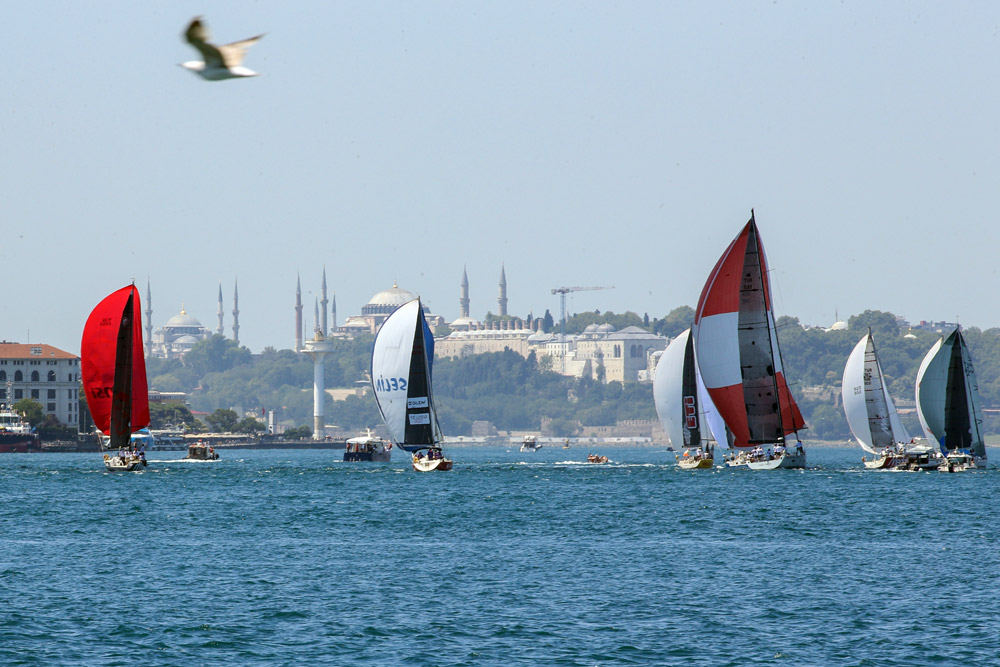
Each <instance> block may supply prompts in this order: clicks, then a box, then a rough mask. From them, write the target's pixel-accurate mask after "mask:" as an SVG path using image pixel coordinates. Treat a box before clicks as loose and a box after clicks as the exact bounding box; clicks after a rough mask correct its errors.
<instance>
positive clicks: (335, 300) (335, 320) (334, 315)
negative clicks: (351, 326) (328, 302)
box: [333, 292, 337, 329]
mask: <svg viewBox="0 0 1000 667" xmlns="http://www.w3.org/2000/svg"><path fill="white" fill-rule="evenodd" d="M333 328H334V329H336V328H337V293H336V292H334V293H333Z"/></svg>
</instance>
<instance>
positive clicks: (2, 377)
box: [0, 371, 7, 382]
mask: <svg viewBox="0 0 1000 667" xmlns="http://www.w3.org/2000/svg"><path fill="white" fill-rule="evenodd" d="M6 381H7V371H0V382H6Z"/></svg>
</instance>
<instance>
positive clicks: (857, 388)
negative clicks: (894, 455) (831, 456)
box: [841, 332, 910, 454]
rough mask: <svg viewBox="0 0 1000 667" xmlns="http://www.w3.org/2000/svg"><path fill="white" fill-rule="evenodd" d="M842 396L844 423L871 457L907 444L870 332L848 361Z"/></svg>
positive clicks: (906, 434)
mask: <svg viewBox="0 0 1000 667" xmlns="http://www.w3.org/2000/svg"><path fill="white" fill-rule="evenodd" d="M841 392H842V398H843V401H844V413H845V414H846V415H847V423H848V424H849V425H850V427H851V432H852V433H854V437H855V439H857V441H858V444H860V445H861V448H862V449H864V450H865V451H866V452H868V453H870V454H874V453H875V452H876V450H882V449H885V448H892V447H894V446H895V445H896V444H906V443H908V442H909V441H910V434H909V433H907V431H906V429H905V428H904V427H903V423H902V422H901V421H900V419H899V414H898V413H897V412H896V406H895V405H894V404H893V402H892V397H890V396H889V391H888V389H887V388H886V386H885V382H884V381H883V378H882V366H881V365H880V364H879V361H878V355H877V354H876V353H875V340H874V339H873V338H872V335H871V332H868V333H867V334H866V335H865V337H864V338H862V339H861V340H860V341H858V344H857V345H855V346H854V350H852V351H851V355H850V356H849V357H848V358H847V364H846V365H845V366H844V381H843V384H842V385H841Z"/></svg>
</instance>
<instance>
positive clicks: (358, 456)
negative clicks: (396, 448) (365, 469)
mask: <svg viewBox="0 0 1000 667" xmlns="http://www.w3.org/2000/svg"><path fill="white" fill-rule="evenodd" d="M391 458H392V452H389V451H385V450H383V451H376V452H344V461H348V462H352V463H353V462H367V461H370V462H373V463H388V462H389V460H390V459H391Z"/></svg>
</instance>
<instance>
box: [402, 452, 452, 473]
mask: <svg viewBox="0 0 1000 667" xmlns="http://www.w3.org/2000/svg"><path fill="white" fill-rule="evenodd" d="M412 453H413V460H412V463H413V469H414V470H416V471H417V472H431V471H432V470H440V471H441V472H445V471H447V470H451V467H452V465H453V464H454V462H453V461H452V460H451V459H446V458H445V457H444V454H443V453H442V452H441V448H440V447H421V448H420V449H416V450H414V451H413V452H412Z"/></svg>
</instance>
